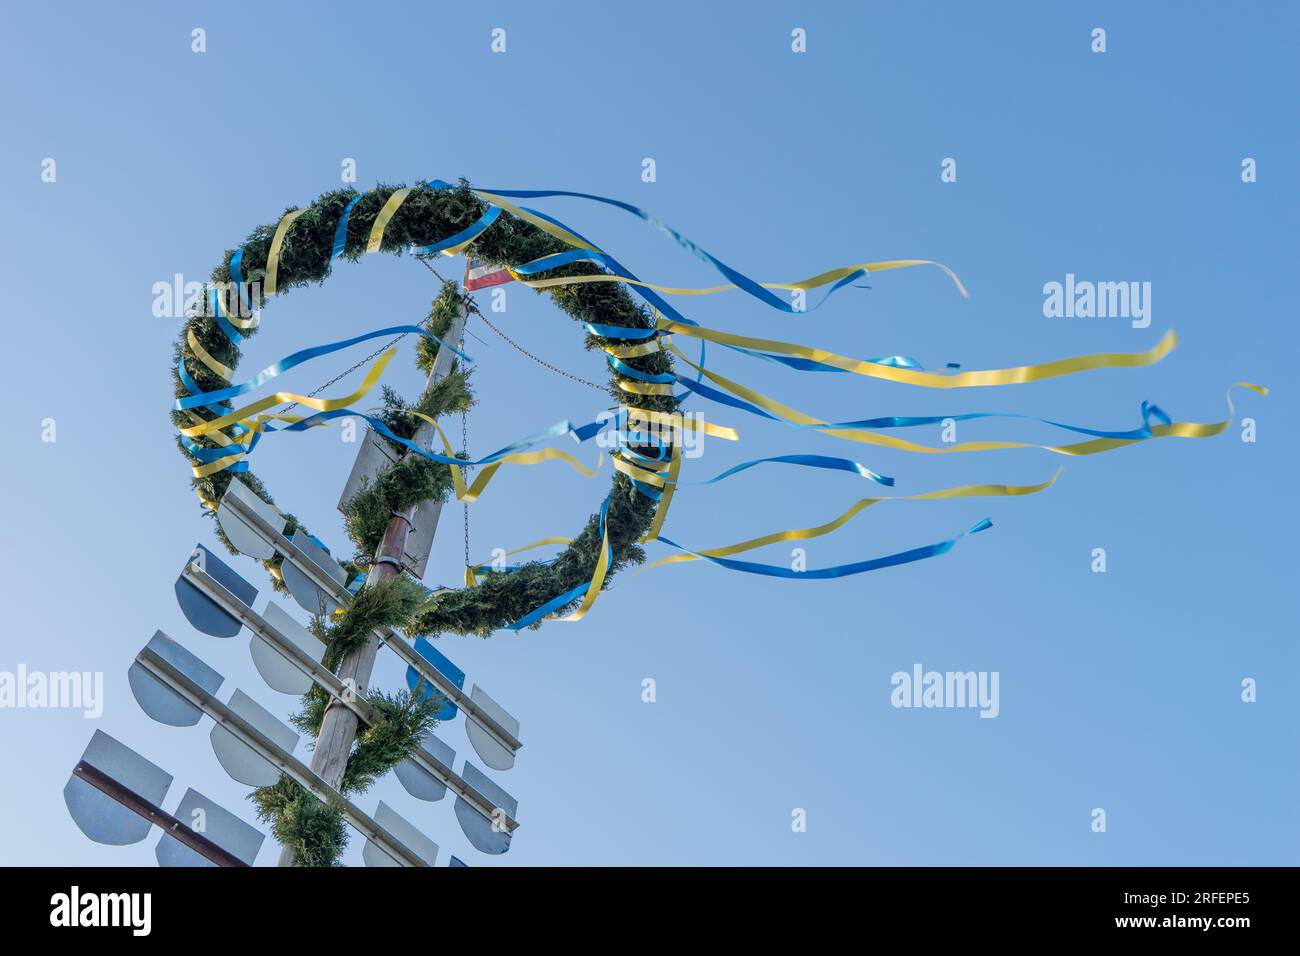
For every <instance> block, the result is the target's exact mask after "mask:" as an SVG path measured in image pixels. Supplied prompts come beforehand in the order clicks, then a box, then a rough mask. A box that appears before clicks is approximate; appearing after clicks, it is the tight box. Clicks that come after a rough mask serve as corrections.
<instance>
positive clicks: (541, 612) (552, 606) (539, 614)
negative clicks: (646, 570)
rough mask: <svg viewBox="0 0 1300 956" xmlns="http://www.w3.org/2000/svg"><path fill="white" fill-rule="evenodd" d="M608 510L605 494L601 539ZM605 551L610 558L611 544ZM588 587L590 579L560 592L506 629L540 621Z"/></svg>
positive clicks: (601, 507)
mask: <svg viewBox="0 0 1300 956" xmlns="http://www.w3.org/2000/svg"><path fill="white" fill-rule="evenodd" d="M608 512H609V496H608V495H607V496H606V497H605V501H604V503H603V504H602V505H601V506H600V538H601V540H602V541H604V540H605V517H606V515H607V514H608ZM605 553H606V554H607V555H608V556H609V557H610V559H612V558H613V555H614V548H613V546H612V545H609V544H606V545H605ZM593 570H594V569H593ZM590 588H591V582H590V581H587V582H586V583H584V584H580V585H578V586H577V587H576V588H574V589H573V590H572V591H566V592H565V593H564V594H561V595H560V596H559V597H557V598H552V599H551V600H549V601H547V602H546V603H545V604H543V605H542V606H541V607H539V608H537V609H536V610H534V611H530V612H529V613H527V614H525V615H524V616H523V617H521V618H520V619H519V620H517V621H515V623H513V624H509V625H507V626H506V630H509V631H522V630H523V629H524V628H526V627H528V626H529V625H532V624H536V623H537V622H538V621H540V620H541V619H542V618H544V617H546V615H548V614H550V613H552V612H553V611H557V610H559V609H560V608H562V607H564V606H565V605H566V604H569V603H571V602H572V601H576V600H577V599H578V598H580V597H582V596H584V595H585V594H586V593H587V591H588V590H590Z"/></svg>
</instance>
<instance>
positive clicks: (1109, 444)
mask: <svg viewBox="0 0 1300 956" xmlns="http://www.w3.org/2000/svg"><path fill="white" fill-rule="evenodd" d="M670 350H671V351H673V352H674V354H676V355H677V356H678V357H679V358H680V359H681V360H682V361H684V362H686V364H688V365H693V363H692V362H691V360H690V359H688V358H686V356H685V355H682V354H681V352H680V351H678V350H676V349H675V348H670ZM703 373H704V375H705V376H706V377H707V378H708V379H709V380H710V381H712V382H715V383H716V384H719V385H720V386H721V387H722V388H724V389H726V391H727V392H730V393H731V394H730V395H726V394H724V393H722V392H718V391H716V390H714V389H710V388H708V387H707V386H701V384H700V383H696V382H691V381H689V380H688V379H685V378H679V381H680V382H681V383H682V384H683V385H685V386H686V387H687V388H688V389H690V390H691V391H693V392H695V393H697V394H699V395H701V396H703V397H705V398H710V399H712V400H714V401H719V402H721V403H722V404H725V405H729V406H731V407H733V408H740V409H742V410H744V411H747V412H750V413H752V414H755V415H759V416H761V417H763V418H768V419H772V420H775V421H779V422H783V423H785V424H791V425H796V426H799V427H809V428H813V429H815V430H816V431H818V432H820V433H821V434H823V435H829V436H831V437H832V438H840V439H843V440H845V441H852V442H859V443H862V444H868V445H879V446H882V447H885V448H893V449H896V450H898V451H908V452H918V453H922V454H934V455H938V454H948V453H951V452H975V451H995V450H1001V449H1008V448H1038V449H1041V450H1044V451H1050V452H1053V453H1055V454H1058V455H1075V456H1077V455H1095V454H1099V453H1101V452H1105V451H1110V450H1112V449H1115V448H1121V447H1123V446H1125V445H1132V444H1136V443H1138V442H1143V441H1150V440H1151V439H1154V438H1165V437H1173V438H1209V437H1211V436H1213V435H1217V434H1219V433H1220V432H1222V431H1223V430H1224V429H1225V428H1227V427H1228V425H1230V424H1231V423H1232V416H1233V415H1234V414H1235V411H1234V408H1233V404H1232V396H1231V391H1232V389H1234V388H1246V389H1250V390H1251V391H1253V392H1256V393H1258V394H1260V395H1267V394H1268V389H1266V388H1264V387H1263V386H1261V385H1255V384H1253V383H1251V382H1235V383H1233V384H1232V385H1231V386H1229V388H1228V392H1229V395H1228V418H1227V419H1225V420H1224V421H1221V422H1214V423H1209V424H1199V423H1195V422H1165V421H1163V420H1162V421H1160V422H1159V423H1158V424H1155V425H1148V426H1147V427H1145V428H1143V429H1140V430H1138V431H1137V432H1136V433H1135V432H1100V431H1098V430H1095V429H1083V428H1081V427H1078V426H1064V427H1069V428H1070V430H1072V431H1079V432H1084V433H1085V434H1099V435H1103V436H1104V437H1097V438H1093V439H1092V440H1090V441H1083V442H1075V443H1073V444H1070V445H1038V444H1032V443H1027V442H1008V441H972V442H958V443H955V444H952V445H948V446H946V447H943V448H935V447H933V446H930V445H921V444H918V443H916V442H909V441H906V440H904V439H901V438H895V437H893V436H892V435H878V434H875V433H874V432H871V431H868V430H864V429H863V428H862V427H860V426H859V425H858V424H857V423H854V422H845V423H837V422H827V421H824V420H822V419H819V418H815V417H813V416H811V415H807V414H805V413H804V412H801V411H798V410H796V409H793V408H790V407H788V406H786V405H782V404H781V403H779V402H777V401H775V400H774V399H770V398H768V397H767V396H765V395H761V394H759V393H758V392H756V391H754V390H752V389H749V388H746V387H745V386H743V385H741V384H739V383H738V382H733V381H731V380H730V379H726V378H723V377H722V376H720V375H718V374H717V373H716V372H710V371H707V370H703ZM733 396H734V397H733ZM1153 408H1154V406H1150V405H1146V406H1144V411H1145V413H1146V414H1148V415H1150V416H1151V417H1164V418H1167V417H1168V416H1165V415H1164V413H1163V412H1159V416H1156V415H1155V413H1154V412H1152V409H1153ZM1156 411H1159V410H1158V409H1156ZM975 414H978V415H991V414H992V413H975ZM1037 420H1038V421H1046V420H1045V419H1037ZM1051 424H1055V423H1051ZM878 427H879V426H878Z"/></svg>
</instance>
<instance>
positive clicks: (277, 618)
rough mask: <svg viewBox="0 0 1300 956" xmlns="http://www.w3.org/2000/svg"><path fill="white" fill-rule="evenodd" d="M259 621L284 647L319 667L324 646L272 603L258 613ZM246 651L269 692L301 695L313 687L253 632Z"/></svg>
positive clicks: (291, 663)
mask: <svg viewBox="0 0 1300 956" xmlns="http://www.w3.org/2000/svg"><path fill="white" fill-rule="evenodd" d="M262 620H264V621H266V623H267V624H269V625H270V626H271V627H272V628H274V629H275V631H276V633H277V634H279V635H280V636H281V637H283V638H284V640H285V642H286V643H288V644H291V645H293V646H294V647H296V648H298V649H299V650H300V651H302V652H303V653H304V654H305V655H307V656H308V657H310V658H311V659H312V660H314V661H316V662H317V663H320V661H321V659H322V658H323V657H324V656H325V645H324V644H322V643H321V642H320V641H319V640H317V639H316V636H315V635H314V634H312V632H311V631H309V630H307V629H306V628H305V627H303V626H302V625H301V624H299V623H298V622H297V621H295V620H294V619H293V618H292V617H290V616H289V614H288V612H287V611H285V610H284V609H283V608H282V607H280V605H278V604H276V603H275V602H274V601H268V602H267V605H266V610H264V611H263V612H262ZM248 651H249V653H250V654H251V655H252V656H253V665H254V666H255V667H256V668H257V672H258V673H259V674H261V675H262V680H264V681H266V685H267V686H268V687H270V688H271V689H272V690H278V691H279V692H280V693H282V694H305V693H307V691H308V690H310V689H311V686H312V683H313V681H312V679H311V675H310V674H309V673H307V672H306V671H304V670H302V668H301V667H299V666H298V665H297V664H296V663H295V662H293V661H290V660H288V659H287V658H286V657H285V656H284V655H283V654H281V653H280V652H279V651H278V650H276V648H275V646H274V645H272V643H271V642H270V641H268V640H267V639H266V638H264V637H262V636H261V635H260V634H258V633H257V632H256V631H254V632H253V638H252V640H251V641H249V644H248Z"/></svg>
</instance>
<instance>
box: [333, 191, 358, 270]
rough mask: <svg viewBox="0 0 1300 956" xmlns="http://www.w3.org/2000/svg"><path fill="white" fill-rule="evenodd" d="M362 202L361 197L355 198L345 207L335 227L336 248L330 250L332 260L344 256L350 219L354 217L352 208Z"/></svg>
mask: <svg viewBox="0 0 1300 956" xmlns="http://www.w3.org/2000/svg"><path fill="white" fill-rule="evenodd" d="M359 202H361V196H353V197H352V199H351V200H349V201H348V204H347V205H346V206H344V207H343V215H342V216H340V217H339V224H338V225H337V226H335V227H334V247H333V248H332V249H331V250H330V258H331V259H337V258H338V257H339V256H341V255H343V247H344V246H346V245H347V244H348V219H349V218H350V217H351V215H352V207H353V206H355V205H356V204H357V203H359Z"/></svg>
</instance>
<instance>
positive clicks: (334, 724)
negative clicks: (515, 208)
mask: <svg viewBox="0 0 1300 956" xmlns="http://www.w3.org/2000/svg"><path fill="white" fill-rule="evenodd" d="M464 329H465V306H464V304H463V303H462V304H461V305H460V306H459V308H458V309H457V311H456V317H455V318H454V319H452V321H451V325H450V327H449V328H448V329H447V334H446V336H444V339H443V340H444V341H446V342H458V341H460V338H461V334H462V333H463V331H464ZM454 360H455V354H454V353H453V352H452V351H451V349H448V348H439V349H438V354H437V356H436V357H435V358H434V362H433V369H432V371H430V372H429V380H428V381H427V382H426V383H425V390H426V391H428V389H431V388H433V387H434V386H435V385H437V384H438V383H439V382H441V381H442V380H443V379H444V378H446V377H447V376H448V375H449V374H451V368H452V362H453V361H454ZM433 438H434V430H433V426H431V425H429V424H427V423H425V424H421V425H420V427H419V429H418V430H417V431H416V433H415V437H414V438H412V441H414V442H415V443H416V444H417V445H419V446H420V447H421V448H430V447H431V446H432V443H433ZM417 507H418V505H412V506H411V507H409V508H407V509H405V510H404V511H400V512H396V511H395V512H393V516H392V517H391V518H390V519H389V521H388V527H387V528H386V529H385V530H384V536H383V538H382V539H380V542H379V547H378V548H376V549H375V556H374V560H373V561H371V563H370V570H369V572H368V573H367V574H366V585H367V586H370V585H372V584H377V583H379V582H380V581H385V580H387V579H388V578H392V577H396V576H397V575H398V574H400V573H401V569H402V556H403V554H404V553H405V550H406V535H407V533H408V532H409V531H410V530H411V517H412V515H413V514H414V513H415V510H416V508H417ZM441 513H442V505H441V503H438V502H435V504H434V506H433V507H431V508H430V509H429V521H430V522H431V523H432V527H431V528H430V529H429V530H430V535H432V533H433V532H434V531H436V530H437V527H438V517H439V515H440V514H441ZM378 653H379V636H378V635H377V634H375V633H373V632H372V633H371V634H370V637H369V638H368V639H367V640H366V642H365V643H364V644H362V645H361V646H360V647H358V648H356V649H355V650H352V651H349V652H348V653H347V654H346V655H345V656H344V658H343V662H342V663H341V664H340V665H339V678H340V679H342V680H343V682H344V683H345V684H347V685H348V686H350V687H354V688H356V693H358V694H365V693H366V689H367V688H368V687H369V685H370V673H371V671H373V670H374V667H375V656H376V655H377V654H378ZM356 737H357V715H356V714H355V713H353V712H352V710H350V709H349V708H347V707H345V706H343V705H342V704H340V703H339V702H338V701H336V700H332V699H331V700H330V702H329V703H328V704H327V705H326V707H325V717H324V719H323V720H322V721H321V725H320V733H319V734H317V736H316V749H315V750H314V751H313V752H312V755H311V769H312V770H314V771H315V772H316V773H317V774H318V775H319V776H320V777H321V778H322V779H324V780H325V782H326V783H328V784H329V785H330V786H331V787H334V788H336V789H337V788H338V787H339V784H340V783H341V782H342V780H343V771H344V770H345V769H346V768H347V765H348V755H349V754H350V753H351V752H352V743H353V741H355V740H356ZM278 865H279V866H293V853H292V851H291V850H290V849H289V848H288V847H283V848H281V850H280V860H279V864H278Z"/></svg>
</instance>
